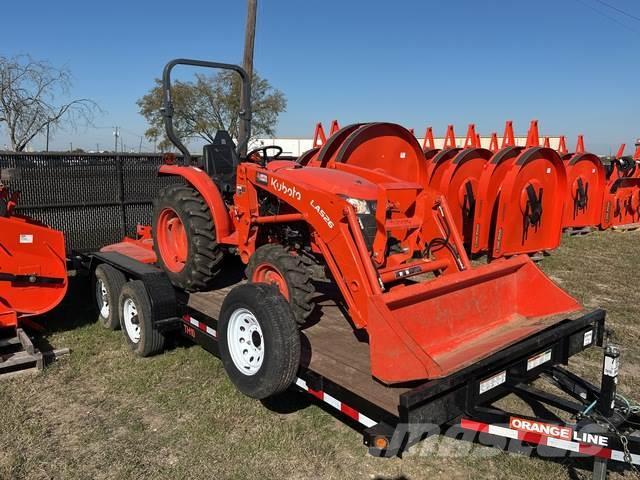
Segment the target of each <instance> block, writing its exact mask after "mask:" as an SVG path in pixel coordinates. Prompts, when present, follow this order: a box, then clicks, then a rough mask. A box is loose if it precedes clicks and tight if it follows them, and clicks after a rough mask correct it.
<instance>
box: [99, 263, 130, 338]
mask: <svg viewBox="0 0 640 480" xmlns="http://www.w3.org/2000/svg"><path fill="white" fill-rule="evenodd" d="M125 283H127V277H125V276H124V274H123V273H122V272H121V271H119V270H116V269H115V268H113V267H112V266H111V265H108V264H106V263H102V264H100V265H98V266H97V267H96V271H95V274H94V276H93V291H94V292H95V295H96V307H97V309H98V322H100V325H102V326H103V327H104V328H108V329H109V330H117V329H119V328H120V317H119V316H118V298H119V297H120V292H121V291H122V287H123V286H124V284H125Z"/></svg>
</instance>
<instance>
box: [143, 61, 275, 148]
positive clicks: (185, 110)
mask: <svg viewBox="0 0 640 480" xmlns="http://www.w3.org/2000/svg"><path fill="white" fill-rule="evenodd" d="M240 90H241V82H240V79H239V77H238V76H237V75H236V74H235V73H233V72H220V73H218V74H216V75H209V76H208V75H202V74H196V76H195V80H194V81H187V82H183V81H175V82H173V85H172V88H171V93H172V99H173V105H174V116H173V124H174V129H175V131H176V134H177V135H178V136H179V137H180V138H181V139H182V140H183V141H186V142H188V141H190V140H194V139H203V140H205V141H206V142H212V141H213V139H214V137H215V135H216V132H217V131H218V130H227V131H228V132H229V133H230V135H231V136H232V137H233V138H238V127H239V111H240ZM162 100H163V96H162V82H161V81H160V80H156V85H155V87H153V88H152V89H151V90H150V91H149V93H147V94H146V95H145V96H144V97H142V98H140V99H139V100H138V102H137V104H138V107H139V108H140V114H141V115H142V116H144V117H145V119H146V120H147V122H148V123H149V128H148V129H147V131H146V132H145V136H146V137H147V139H148V140H149V141H151V142H158V141H159V143H158V147H159V148H160V150H162V151H164V150H167V149H168V148H170V147H171V142H170V140H169V139H168V138H167V137H166V135H165V130H164V120H163V117H162V114H161V113H160V109H161V107H162ZM251 106H252V118H253V120H252V123H251V126H252V128H251V134H252V136H253V137H254V138H255V137H257V136H261V135H267V136H270V135H274V134H275V126H276V123H277V121H278V115H279V114H280V113H282V112H284V111H285V110H286V107H287V100H286V98H285V96H284V94H283V93H282V92H281V91H280V90H277V89H275V88H273V87H272V86H271V85H270V84H269V82H268V81H267V80H266V79H264V78H261V77H260V76H259V75H257V74H255V73H254V75H253V81H252V86H251Z"/></svg>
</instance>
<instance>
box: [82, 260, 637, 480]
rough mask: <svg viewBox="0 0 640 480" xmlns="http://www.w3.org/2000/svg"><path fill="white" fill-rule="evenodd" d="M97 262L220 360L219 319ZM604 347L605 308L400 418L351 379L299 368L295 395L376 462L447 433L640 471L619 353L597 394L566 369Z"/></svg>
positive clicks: (468, 375)
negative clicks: (533, 408)
mask: <svg viewBox="0 0 640 480" xmlns="http://www.w3.org/2000/svg"><path fill="white" fill-rule="evenodd" d="M99 263H108V264H110V265H112V266H113V267H115V268H117V269H119V270H120V271H122V272H123V273H125V275H127V277H128V278H130V279H137V280H142V281H143V282H144V284H145V285H146V287H147V288H146V289H147V293H148V295H149V298H150V301H151V305H152V310H153V316H154V325H155V326H156V328H158V330H161V331H165V332H169V331H179V332H180V333H181V334H182V335H184V336H185V337H187V338H189V339H191V340H192V341H194V342H195V343H197V344H199V345H201V346H202V347H203V348H205V349H206V350H207V351H209V352H210V353H212V354H213V355H215V356H219V351H218V337H217V320H216V319H215V318H212V317H211V316H209V315H207V314H206V313H205V312H203V311H201V310H199V309H198V308H194V307H192V306H189V305H188V302H187V294H186V293H185V292H182V291H180V290H177V289H175V288H174V287H172V285H171V283H170V282H169V279H168V278H167V276H166V275H165V274H164V272H163V271H162V270H161V269H159V268H157V267H156V266H153V265H148V264H144V263H141V262H138V261H136V260H134V259H132V258H129V257H127V256H125V255H122V254H120V253H115V252H102V253H94V254H92V255H91V256H90V257H89V268H91V269H94V268H95V266H97V264H99ZM604 343H605V311H604V310H599V309H598V310H594V311H591V312H589V313H587V314H586V315H583V316H581V317H579V318H577V319H573V320H567V321H564V322H560V323H558V324H556V325H554V326H552V327H549V328H548V329H546V330H543V331H541V332H539V333H537V334H535V335H533V336H531V337H529V338H527V339H525V340H523V341H521V342H519V343H516V344H514V345H512V346H510V347H507V348H505V349H503V350H501V351H498V352H497V353H495V354H493V355H491V356H489V357H487V358H485V359H483V360H481V361H479V362H476V363H475V364H473V365H471V366H469V367H467V368H464V369H463V370H461V371H459V372H457V373H454V374H453V375H450V376H448V377H445V378H441V379H435V380H430V381H426V382H418V383H417V384H413V385H411V386H410V388H408V389H406V391H404V393H402V394H400V395H399V405H398V415H393V414H390V413H389V412H388V411H386V410H385V409H383V408H380V407H379V406H378V405H376V404H375V403H374V402H372V399H371V398H366V396H364V395H359V394H356V393H355V392H353V391H352V390H351V389H350V386H349V379H344V380H345V381H344V382H337V381H335V380H331V379H329V378H327V377H326V376H323V375H321V374H319V373H318V372H316V371H314V370H313V368H309V366H308V365H305V364H304V363H302V364H301V366H300V369H299V372H298V376H297V378H296V381H295V388H297V389H298V390H301V391H304V392H306V393H308V394H310V395H311V396H313V397H315V398H316V399H318V400H320V401H322V402H324V403H325V404H327V405H329V406H331V407H332V408H333V409H335V410H336V411H338V412H339V414H338V415H339V416H340V415H342V416H343V418H345V417H346V418H348V419H350V420H351V421H352V422H351V423H352V424H354V423H353V422H355V424H359V425H360V430H361V431H362V434H363V442H364V444H365V445H366V446H367V447H368V450H369V453H370V454H371V455H374V456H383V457H391V456H395V455H402V453H403V452H404V451H406V450H407V449H408V448H409V447H410V446H412V445H414V444H416V443H417V442H419V441H421V440H423V439H425V438H426V437H428V436H431V435H433V434H442V433H443V428H444V429H446V430H447V433H446V435H447V436H453V437H454V438H458V439H462V440H469V441H474V442H479V443H484V444H488V445H489V446H494V447H501V448H506V447H507V443H506V442H512V443H513V442H515V443H517V444H518V445H520V446H522V445H530V446H537V447H538V450H540V449H543V448H544V449H546V450H545V451H546V452H549V451H551V452H553V456H555V457H558V456H561V457H562V456H563V455H564V456H566V455H567V454H569V455H572V456H578V457H585V456H586V457H593V458H594V478H598V479H603V478H606V470H607V461H609V460H613V461H618V462H623V463H624V464H626V465H627V466H628V467H629V468H630V469H633V470H634V471H636V472H637V469H636V465H640V432H638V431H636V430H634V429H632V428H631V426H632V425H640V417H639V416H638V415H637V414H635V413H632V411H631V409H630V408H629V411H628V412H626V415H623V414H622V413H621V408H620V402H621V397H618V396H616V385H617V375H618V370H619V358H618V357H619V352H618V350H617V349H616V348H615V347H607V348H606V349H605V355H604V360H603V376H602V385H601V386H600V387H597V386H595V385H592V384H591V383H589V382H588V381H586V380H584V379H582V378H580V377H578V376H577V375H575V374H573V373H571V372H570V371H568V370H566V369H565V368H564V367H563V366H566V365H567V364H568V361H569V359H570V358H571V357H572V356H574V355H576V354H577V353H580V352H582V351H584V350H586V349H588V348H590V347H593V346H600V347H602V346H603V345H604ZM539 378H546V379H548V380H549V382H550V383H551V384H553V385H554V386H555V387H556V388H557V389H558V390H559V391H560V393H563V394H565V395H564V396H559V395H557V394H555V393H550V392H549V391H547V390H541V389H538V388H536V387H534V386H532V385H531V384H532V382H533V381H534V380H537V379H539ZM371 382H375V380H374V379H373V378H371ZM511 393H515V394H517V395H518V396H519V397H520V398H522V399H524V400H530V401H533V402H537V404H538V405H543V406H545V407H552V408H553V409H555V410H561V411H563V412H567V413H569V414H571V415H572V416H573V417H574V418H575V419H576V422H575V423H565V422H563V421H562V420H561V419H560V417H558V416H555V414H553V413H552V412H551V411H549V410H547V411H548V412H549V416H548V417H547V416H545V417H542V416H540V415H538V416H537V417H531V416H527V415H523V414H519V413H513V412H508V411H505V410H503V409H500V408H497V407H495V406H494V405H493V404H494V403H495V402H497V401H499V400H500V399H502V398H504V397H505V396H507V395H509V394H511ZM567 396H568V397H570V398H569V399H567ZM614 404H615V405H616V408H615V409H614V408H613V406H614ZM627 406H628V405H627ZM355 424H354V425H355ZM500 439H502V440H500Z"/></svg>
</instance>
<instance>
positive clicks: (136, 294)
mask: <svg viewBox="0 0 640 480" xmlns="http://www.w3.org/2000/svg"><path fill="white" fill-rule="evenodd" d="M118 313H119V314H120V326H121V329H122V333H123V334H124V338H125V339H126V341H127V345H129V348H130V349H131V350H132V351H133V353H135V354H136V355H137V356H139V357H149V356H151V355H155V354H156V353H160V352H162V350H163V349H164V345H165V337H164V335H163V334H162V333H160V332H159V331H158V330H157V329H156V328H155V326H154V324H153V311H152V306H151V300H150V299H149V294H148V293H147V289H146V287H145V286H144V283H143V282H142V281H141V280H132V281H129V282H127V283H126V284H125V285H124V287H122V291H121V292H120V298H119V299H118Z"/></svg>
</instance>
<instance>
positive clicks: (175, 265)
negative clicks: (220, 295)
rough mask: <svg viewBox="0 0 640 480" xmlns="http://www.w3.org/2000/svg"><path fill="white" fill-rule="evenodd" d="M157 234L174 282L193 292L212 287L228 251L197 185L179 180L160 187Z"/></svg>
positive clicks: (159, 251)
mask: <svg viewBox="0 0 640 480" xmlns="http://www.w3.org/2000/svg"><path fill="white" fill-rule="evenodd" d="M153 238H154V244H153V248H154V251H155V253H156V256H157V259H158V264H159V265H160V266H161V267H162V268H163V269H164V270H165V272H166V273H167V275H168V276H169V279H170V280H171V283H172V284H174V285H175V286H177V287H181V288H184V289H185V290H188V291H191V292H195V291H201V290H207V289H209V288H210V287H211V284H212V282H213V279H214V278H215V276H216V275H217V274H218V272H219V271H220V268H221V263H222V260H223V258H224V254H223V252H222V250H221V249H220V246H219V245H218V243H217V242H216V236H215V228H214V225H213V218H212V215H211V211H210V210H209V207H208V206H207V204H206V203H205V201H204V199H203V198H202V195H200V193H199V192H198V191H197V190H196V189H194V188H193V187H189V186H185V185H181V184H177V185H169V186H168V187H165V188H163V189H162V190H161V191H160V193H159V195H158V198H157V199H156V201H155V202H154V208H153Z"/></svg>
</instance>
